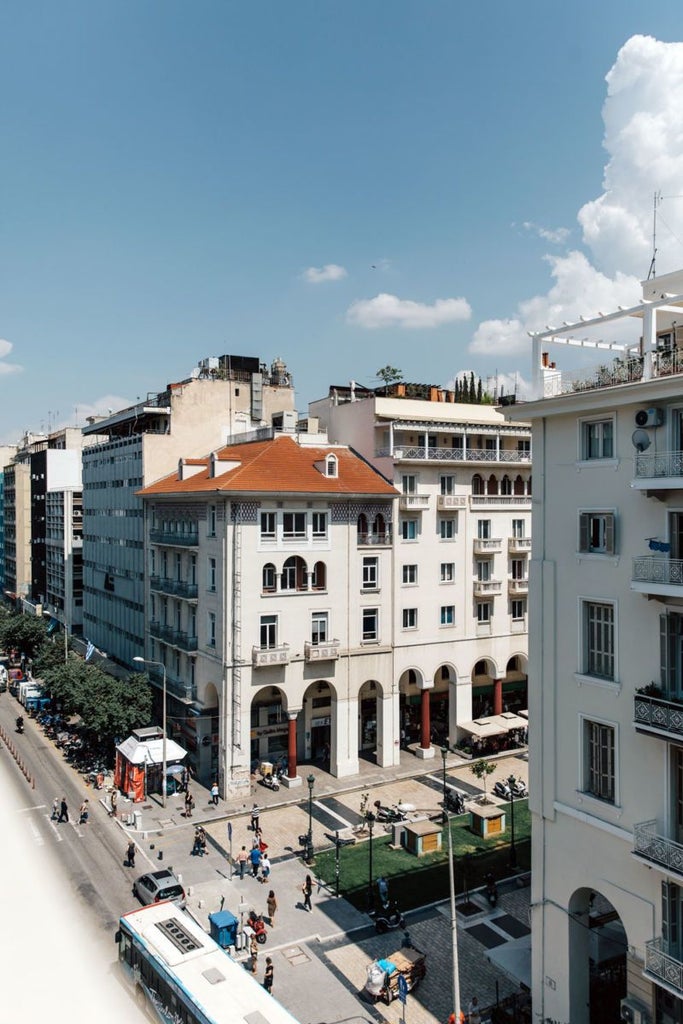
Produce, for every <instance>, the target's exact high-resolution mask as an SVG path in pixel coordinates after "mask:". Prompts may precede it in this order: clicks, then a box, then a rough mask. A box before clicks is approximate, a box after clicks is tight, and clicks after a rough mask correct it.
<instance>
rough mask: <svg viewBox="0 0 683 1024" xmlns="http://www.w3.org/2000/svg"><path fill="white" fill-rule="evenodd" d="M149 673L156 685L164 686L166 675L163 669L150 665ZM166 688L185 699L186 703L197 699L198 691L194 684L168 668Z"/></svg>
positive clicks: (180, 698) (179, 697) (175, 695)
mask: <svg viewBox="0 0 683 1024" xmlns="http://www.w3.org/2000/svg"><path fill="white" fill-rule="evenodd" d="M147 675H148V676H149V678H150V680H151V681H152V682H153V683H154V684H155V685H156V686H159V687H163V685H164V676H163V673H162V671H161V669H159V668H155V667H151V666H150V668H148V670H147ZM166 690H167V692H168V693H171V694H173V696H174V697H177V698H178V699H179V700H182V701H185V703H191V702H192V701H193V700H196V699H197V692H196V689H195V688H194V687H193V686H192V684H191V683H186V682H185V680H184V679H178V678H177V677H176V676H174V675H171V673H169V672H168V670H167V671H166Z"/></svg>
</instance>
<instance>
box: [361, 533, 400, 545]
mask: <svg viewBox="0 0 683 1024" xmlns="http://www.w3.org/2000/svg"><path fill="white" fill-rule="evenodd" d="M391 540H392V531H391V530H383V531H382V532H381V533H371V532H368V533H359V534H357V544H358V547H375V548H387V547H391Z"/></svg>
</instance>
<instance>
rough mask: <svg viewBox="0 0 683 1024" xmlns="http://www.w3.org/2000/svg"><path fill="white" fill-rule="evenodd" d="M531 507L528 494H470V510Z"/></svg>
mask: <svg viewBox="0 0 683 1024" xmlns="http://www.w3.org/2000/svg"><path fill="white" fill-rule="evenodd" d="M492 506H493V507H498V508H507V507H511V508H515V507H522V506H525V507H526V508H530V507H531V495H530V494H470V508H490V507H492Z"/></svg>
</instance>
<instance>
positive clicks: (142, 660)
mask: <svg viewBox="0 0 683 1024" xmlns="http://www.w3.org/2000/svg"><path fill="white" fill-rule="evenodd" d="M133 661H138V662H140V663H141V664H143V665H156V666H157V667H158V668H160V669H161V671H162V673H163V676H162V698H161V700H162V707H161V731H162V733H163V736H162V738H161V772H162V776H161V806H162V807H165V806H166V666H165V665H164V663H163V661H149V660H148V659H147V658H141V657H139V656H138V657H137V658H133Z"/></svg>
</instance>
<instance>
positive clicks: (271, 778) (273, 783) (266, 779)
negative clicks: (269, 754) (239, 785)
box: [261, 772, 280, 793]
mask: <svg viewBox="0 0 683 1024" xmlns="http://www.w3.org/2000/svg"><path fill="white" fill-rule="evenodd" d="M261 784H262V785H263V786H265V787H266V789H272V791H273V792H274V793H277V791H278V789H279V788H280V783H279V782H278V781H277V778H276V776H275V775H273V774H272V773H271V772H269V773H268V775H264V776H263V778H262V779H261Z"/></svg>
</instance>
